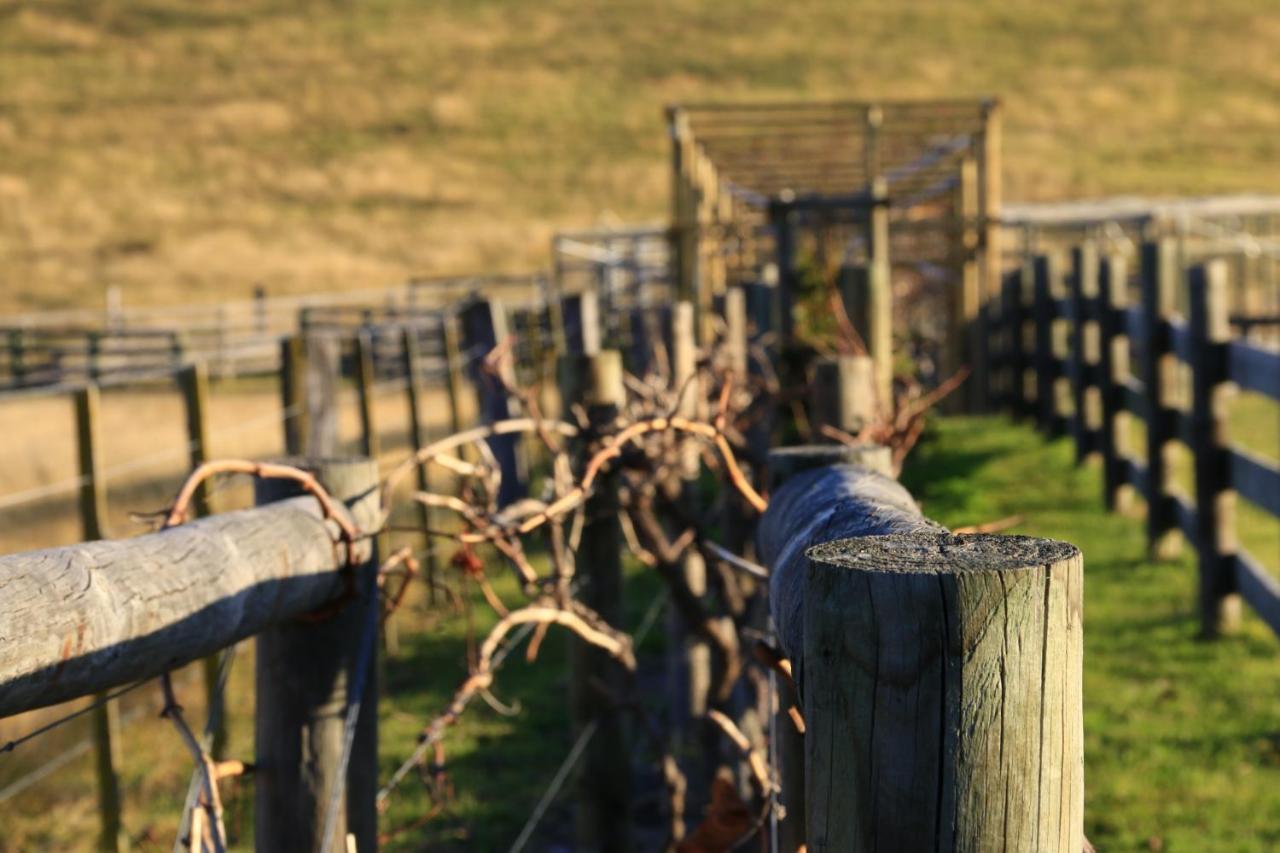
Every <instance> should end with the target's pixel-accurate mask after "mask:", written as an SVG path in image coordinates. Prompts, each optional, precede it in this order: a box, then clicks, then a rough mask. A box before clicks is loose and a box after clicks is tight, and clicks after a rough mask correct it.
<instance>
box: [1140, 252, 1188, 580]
mask: <svg viewBox="0 0 1280 853" xmlns="http://www.w3.org/2000/svg"><path fill="white" fill-rule="evenodd" d="M1176 248H1177V247H1176V245H1175V244H1174V243H1173V241H1172V240H1169V239H1162V240H1160V241H1158V242H1147V243H1143V244H1142V266H1141V274H1142V311H1143V327H1144V328H1145V329H1146V330H1147V331H1148V332H1149V334H1148V335H1147V337H1146V340H1145V341H1144V343H1143V347H1142V385H1143V390H1144V391H1145V392H1146V401H1147V406H1146V409H1147V411H1146V418H1145V421H1146V426H1147V460H1146V462H1147V485H1148V492H1149V497H1148V501H1147V546H1148V548H1149V550H1150V552H1151V555H1152V556H1153V557H1155V558H1157V559H1166V558H1170V557H1173V556H1175V555H1176V554H1177V553H1178V552H1179V551H1180V550H1181V542H1180V541H1179V539H1178V537H1177V532H1176V528H1177V519H1176V518H1175V517H1174V514H1173V510H1172V505H1171V504H1170V502H1169V501H1167V500H1165V499H1164V498H1165V496H1166V495H1168V494H1169V490H1170V486H1171V483H1172V478H1173V468H1174V466H1175V464H1176V461H1177V460H1176V459H1175V458H1174V454H1175V449H1174V447H1173V439H1174V435H1173V433H1172V431H1171V429H1170V426H1171V423H1170V422H1169V419H1168V418H1166V417H1165V416H1164V414H1163V413H1164V411H1165V410H1166V409H1168V408H1169V405H1170V402H1171V401H1172V400H1173V399H1174V395H1175V393H1176V388H1177V379H1178V377H1177V372H1176V368H1177V364H1176V359H1175V358H1174V356H1173V353H1172V352H1170V349H1169V340H1168V329H1169V326H1168V323H1166V322H1165V321H1166V320H1167V319H1168V318H1169V317H1170V316H1171V315H1172V313H1173V309H1174V305H1176V302H1177V294H1176V285H1177V280H1178V274H1177V273H1178V270H1177V267H1176V263H1177V261H1176V252H1175V250H1176Z"/></svg>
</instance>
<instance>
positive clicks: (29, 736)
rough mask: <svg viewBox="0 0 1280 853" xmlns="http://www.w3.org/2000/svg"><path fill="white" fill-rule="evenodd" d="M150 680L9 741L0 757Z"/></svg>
mask: <svg viewBox="0 0 1280 853" xmlns="http://www.w3.org/2000/svg"><path fill="white" fill-rule="evenodd" d="M150 680H151V679H149V678H146V679H143V680H142V681H135V682H133V683H132V684H128V685H126V686H124V687H121V688H119V689H117V690H113V691H111V692H109V693H104V694H103V695H102V696H101V697H99V698H98V699H95V700H94V701H93V702H91V703H89V704H88V705H85V706H84V707H83V708H81V709H79V710H78V711H72V712H71V713H70V714H67V715H66V716H65V717H59V718H58V719H56V720H54V721H53V722H51V723H46V724H44V725H43V726H40V727H39V728H37V729H33V730H32V731H29V732H27V733H26V734H25V735H22V736H21V737H18V738H15V739H13V740H11V741H9V742H8V743H6V744H5V745H4V746H0V755H2V754H4V753H6V752H13V751H14V750H15V749H17V748H18V747H20V746H22V745H23V744H24V743H27V742H28V741H30V740H34V739H35V738H38V737H40V735H43V734H47V733H48V732H51V731H53V730H54V729H56V728H59V727H60V726H64V725H66V724H67V723H69V722H71V721H72V720H75V719H78V718H80V717H83V716H84V715H85V714H87V713H89V712H90V711H92V710H93V709H95V708H100V707H102V706H103V705H105V704H107V703H108V702H110V701H111V700H112V699H119V698H120V697H121V696H123V695H125V694H126V693H130V692H132V691H134V690H137V689H138V688H139V687H141V686H142V685H144V684H146V683H147V682H148V681H150Z"/></svg>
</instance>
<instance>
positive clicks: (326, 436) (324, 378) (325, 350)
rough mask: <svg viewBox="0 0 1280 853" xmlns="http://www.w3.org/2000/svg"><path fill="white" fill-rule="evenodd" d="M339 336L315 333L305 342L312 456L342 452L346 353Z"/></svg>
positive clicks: (305, 394) (307, 438)
mask: <svg viewBox="0 0 1280 853" xmlns="http://www.w3.org/2000/svg"><path fill="white" fill-rule="evenodd" d="M339 343H340V341H339V340H338V338H337V336H336V335H333V334H325V333H324V332H313V333H312V334H309V335H307V337H306V339H305V346H306V355H305V357H304V358H303V361H302V365H303V368H304V371H305V372H304V375H303V387H304V391H303V402H304V404H305V405H306V412H307V421H306V424H307V432H306V434H305V436H304V438H305V441H304V444H303V447H304V449H305V451H306V453H307V455H308V456H312V457H329V456H333V455H334V454H336V453H337V452H338V384H339V382H340V381H341V379H342V353H341V351H340V350H341V347H340V346H339Z"/></svg>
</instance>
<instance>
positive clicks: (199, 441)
mask: <svg viewBox="0 0 1280 853" xmlns="http://www.w3.org/2000/svg"><path fill="white" fill-rule="evenodd" d="M178 387H179V389H181V391H182V403H183V408H184V410H185V414H186V421H187V462H188V464H189V466H190V467H191V470H193V471H194V470H195V469H196V468H199V467H200V466H201V465H203V464H204V463H206V462H208V461H209V458H210V454H209V371H208V368H207V367H206V365H205V363H204V362H203V361H196V362H192V363H191V364H188V365H187V366H186V367H184V368H182V370H180V371H179V372H178ZM191 508H192V510H194V512H195V515H196V516H197V517H200V518H203V517H205V516H207V515H212V514H213V511H214V510H213V499H212V496H211V495H210V494H209V484H208V483H207V482H206V483H201V484H200V486H199V488H197V489H196V492H195V495H193V496H192V500H191ZM200 665H201V668H202V670H203V672H202V674H203V676H204V688H205V696H207V697H208V703H209V704H208V714H209V716H210V718H211V719H214V720H216V725H215V726H214V728H213V733H212V734H213V738H212V740H211V742H210V746H209V754H210V755H212V756H213V757H214V758H221V757H222V755H223V754H224V753H225V752H226V746H227V721H226V717H225V715H224V714H223V708H222V693H221V691H219V690H218V673H219V670H220V669H221V655H218V654H213V655H209V656H208V657H206V658H205V659H204V660H202V661H201V662H200Z"/></svg>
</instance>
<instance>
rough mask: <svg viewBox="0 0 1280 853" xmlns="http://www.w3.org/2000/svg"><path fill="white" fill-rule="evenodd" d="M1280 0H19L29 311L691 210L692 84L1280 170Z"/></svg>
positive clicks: (442, 258) (276, 288)
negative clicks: (979, 101) (954, 100)
mask: <svg viewBox="0 0 1280 853" xmlns="http://www.w3.org/2000/svg"><path fill="white" fill-rule="evenodd" d="M1277 43H1280V9H1278V8H1277V7H1276V5H1275V4H1274V3H1273V2H1270V0H1179V2H1177V3H1158V2H1152V0H1147V1H1146V2H1142V0H1131V1H1130V2H1101V0H1073V2H1064V3H1042V2H1028V0H1016V2H1000V3H997V2H991V0H979V1H978V2H971V3H966V4H954V3H947V2H941V1H940V0H918V2H911V3H897V4H891V3H872V2H867V0H855V2H849V0H820V2H810V3H804V4H778V3H764V2H744V3H736V4H724V3H712V2H706V0H686V2H682V3H671V2H658V3H653V2H647V3H638V2H630V0H627V2H618V3H604V4H593V6H592V8H590V9H587V8H584V7H583V6H582V4H580V3H574V2H565V0H547V2H542V3H536V4H534V3H512V2H495V0H467V2H435V3H413V2H409V0H360V2H346V3H328V2H318V0H317V1H316V2H309V3H285V2H280V0H208V2H201V3H194V2H190V0H186V2H180V1H179V0H136V2H128V3H125V2H119V0H100V2H94V3H81V2H68V1H67V0H62V2H59V1H58V0H49V2H39V3H34V2H15V0H0V312H12V311H15V310H22V309H32V308H36V307H51V306H65V305H71V304H81V305H86V306H95V305H99V304H101V302H102V299H103V292H104V289H105V288H106V287H107V286H109V285H120V286H122V288H123V290H124V296H125V299H126V301H127V302H131V303H141V302H175V301H187V300H195V301H200V300H212V299H216V298H224V297H231V296H243V295H244V294H246V293H247V292H248V289H249V288H250V286H251V285H253V284H254V283H257V282H261V283H265V284H266V285H267V286H268V288H269V289H270V290H272V291H273V292H284V291H302V290H319V289H331V288H340V287H348V286H354V285H369V284H376V283H382V282H387V281H391V280H394V279H398V278H400V277H402V276H405V275H408V274H410V273H424V272H451V271H464V270H465V271H471V270H499V269H517V268H527V267H529V266H531V265H537V264H540V263H542V262H543V261H544V258H545V255H546V248H547V242H548V238H549V236H550V234H551V232H552V230H553V229H554V228H556V227H557V226H562V225H563V226H569V225H583V224H589V223H592V222H596V221H599V220H609V219H622V220H632V219H651V218H655V217H661V216H662V215H663V214H664V212H665V209H666V198H667V183H666V171H665V169H666V156H665V154H666V148H665V145H666V142H665V137H664V128H663V120H662V114H661V106H662V105H663V104H664V103H666V102H670V101H678V100H686V99H753V98H780V97H785V98H792V97H796V98H833V97H867V98H870V97H938V96H944V95H973V94H985V93H994V94H998V95H1000V96H1001V97H1003V98H1004V99H1005V102H1006V103H1007V105H1008V112H1007V124H1006V129H1007V132H1006V152H1007V178H1008V190H1009V193H1008V194H1009V196H1010V197H1013V198H1024V199H1026V198H1056V197H1068V196H1080V195H1088V194H1098V193H1111V192H1129V191H1141V192H1149V193H1171V194H1172V193H1185V192H1209V191H1229V190H1271V191H1278V190H1280V170H1277V169H1275V168H1274V165H1273V164H1274V163H1275V162H1276V160H1277V158H1278V156H1280V97H1278V95H1280V58H1278V55H1277V53H1276V51H1275V45H1276V44H1277Z"/></svg>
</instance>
